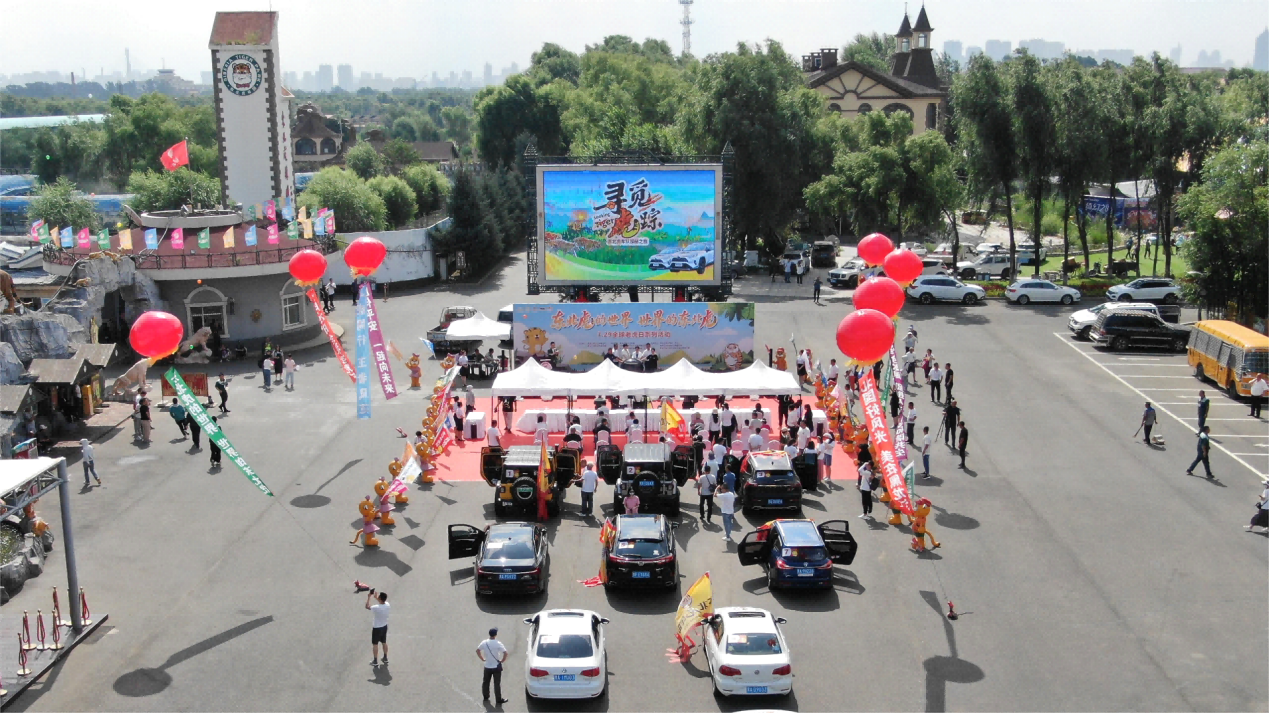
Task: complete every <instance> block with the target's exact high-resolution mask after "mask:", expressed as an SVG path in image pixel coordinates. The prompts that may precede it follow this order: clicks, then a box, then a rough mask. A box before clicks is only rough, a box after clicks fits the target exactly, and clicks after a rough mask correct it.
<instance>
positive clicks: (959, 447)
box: [956, 421, 969, 470]
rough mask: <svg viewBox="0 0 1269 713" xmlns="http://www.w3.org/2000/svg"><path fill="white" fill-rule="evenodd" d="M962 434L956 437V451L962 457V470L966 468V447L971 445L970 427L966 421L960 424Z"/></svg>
mask: <svg viewBox="0 0 1269 713" xmlns="http://www.w3.org/2000/svg"><path fill="white" fill-rule="evenodd" d="M960 427H961V432H960V435H958V436H957V437H956V451H957V453H958V454H960V457H961V469H962V470H964V468H965V447H966V446H968V445H969V427H968V426H966V425H965V422H964V421H961V422H960Z"/></svg>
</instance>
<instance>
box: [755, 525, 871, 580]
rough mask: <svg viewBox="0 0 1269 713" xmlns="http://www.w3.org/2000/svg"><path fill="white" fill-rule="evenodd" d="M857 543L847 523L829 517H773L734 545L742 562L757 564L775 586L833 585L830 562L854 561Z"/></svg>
mask: <svg viewBox="0 0 1269 713" xmlns="http://www.w3.org/2000/svg"><path fill="white" fill-rule="evenodd" d="M857 548H858V545H857V544H856V542H855V538H854V536H852V535H851V534H850V523H849V522H846V521H845V520H829V521H827V522H823V523H820V524H819V525H816V524H815V521H813V520H773V521H772V522H769V523H767V524H766V525H763V526H762V527H759V528H758V529H757V530H754V531H753V532H751V533H749V534H748V535H745V537H744V539H743V540H741V541H740V544H739V545H737V547H736V555H737V557H739V558H740V564H741V565H744V566H749V565H759V566H761V567H762V568H763V569H765V570H766V572H767V585H768V587H769V588H770V589H775V588H776V587H823V588H829V587H832V586H833V565H835V564H843V565H849V564H850V563H852V562H854V561H855V552H856V550H857Z"/></svg>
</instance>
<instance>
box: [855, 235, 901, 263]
mask: <svg viewBox="0 0 1269 713" xmlns="http://www.w3.org/2000/svg"><path fill="white" fill-rule="evenodd" d="M891 250H894V243H892V242H890V238H887V237H886V236H884V235H882V234H881V233H873V234H872V235H867V236H864V239H863V240H860V241H859V248H858V250H857V252H858V253H859V257H860V258H861V259H862V260H863V261H864V262H865V263H867V264H869V265H880V264H881V263H882V261H884V260H885V259H886V256H887V255H889V254H890V251H891Z"/></svg>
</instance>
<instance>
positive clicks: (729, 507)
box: [714, 483, 736, 542]
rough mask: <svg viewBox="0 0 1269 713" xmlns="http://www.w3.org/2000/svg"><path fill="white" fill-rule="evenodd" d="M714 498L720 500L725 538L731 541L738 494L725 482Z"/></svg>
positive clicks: (719, 506)
mask: <svg viewBox="0 0 1269 713" xmlns="http://www.w3.org/2000/svg"><path fill="white" fill-rule="evenodd" d="M714 499H715V500H717V501H718V513H719V514H720V515H722V516H723V540H724V541H726V542H731V528H732V523H733V522H735V517H736V494H735V493H733V492H732V491H731V488H728V487H727V484H726V483H723V484H722V485H720V486H718V492H717V493H716V494H715V495H714Z"/></svg>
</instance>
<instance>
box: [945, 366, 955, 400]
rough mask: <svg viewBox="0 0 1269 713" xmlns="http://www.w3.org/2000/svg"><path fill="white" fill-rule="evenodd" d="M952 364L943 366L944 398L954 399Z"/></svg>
mask: <svg viewBox="0 0 1269 713" xmlns="http://www.w3.org/2000/svg"><path fill="white" fill-rule="evenodd" d="M952 376H953V374H952V362H950V361H949V362H948V363H946V364H944V365H943V398H945V399H948V400H950V399H951V398H952Z"/></svg>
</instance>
